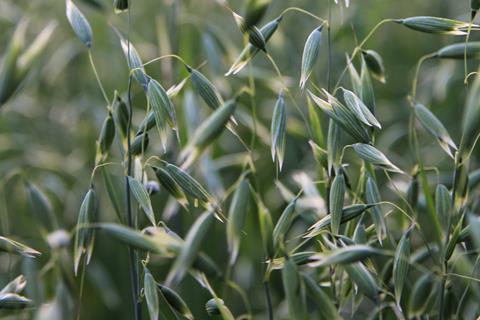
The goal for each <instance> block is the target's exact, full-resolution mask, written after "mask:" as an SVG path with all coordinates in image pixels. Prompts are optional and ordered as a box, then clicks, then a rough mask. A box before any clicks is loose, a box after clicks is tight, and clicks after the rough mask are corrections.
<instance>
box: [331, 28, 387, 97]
mask: <svg viewBox="0 0 480 320" xmlns="http://www.w3.org/2000/svg"><path fill="white" fill-rule="evenodd" d="M395 21H396V20H395V19H383V20H382V21H380V22H379V23H377V25H376V26H375V27H373V29H372V30H370V32H369V33H368V34H367V36H366V37H365V38H363V40H362V42H360V44H359V45H358V46H357V47H355V49H354V50H353V52H352V56H351V57H350V58H349V59H348V61H347V66H346V67H345V68H344V69H343V71H342V73H341V74H340V77H339V78H338V81H337V83H336V84H335V88H334V89H333V92H335V91H337V88H338V86H339V85H340V83H341V82H342V80H343V77H344V76H345V74H346V73H347V70H348V65H349V64H350V63H352V61H353V59H355V57H356V56H357V54H358V53H359V52H360V51H361V50H362V47H363V46H364V45H365V43H367V41H368V40H370V38H371V37H372V36H373V34H374V33H375V32H376V31H377V29H378V28H380V27H381V26H382V25H384V24H386V23H388V22H395Z"/></svg>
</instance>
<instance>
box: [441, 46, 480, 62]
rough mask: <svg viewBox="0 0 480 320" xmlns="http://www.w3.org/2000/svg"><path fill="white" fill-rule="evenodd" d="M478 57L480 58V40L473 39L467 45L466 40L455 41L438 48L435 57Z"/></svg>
mask: <svg viewBox="0 0 480 320" xmlns="http://www.w3.org/2000/svg"><path fill="white" fill-rule="evenodd" d="M465 54H466V58H467V59H477V58H480V42H479V41H472V42H468V43H467V45H465V43H464V42H461V43H454V44H451V45H448V46H445V47H443V48H441V49H440V50H438V51H437V52H436V53H435V55H434V57H435V58H439V59H459V60H460V59H461V60H463V59H464V58H465Z"/></svg>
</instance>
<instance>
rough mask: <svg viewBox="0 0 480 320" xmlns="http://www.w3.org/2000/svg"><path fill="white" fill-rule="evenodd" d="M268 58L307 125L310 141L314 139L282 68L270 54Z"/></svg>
mask: <svg viewBox="0 0 480 320" xmlns="http://www.w3.org/2000/svg"><path fill="white" fill-rule="evenodd" d="M266 56H267V58H268V60H269V61H270V63H271V64H272V66H273V68H274V69H275V72H276V73H277V76H278V78H280V81H281V82H282V87H283V90H284V91H285V92H286V93H287V95H288V97H289V98H290V100H291V101H292V104H293V106H294V107H295V109H297V111H298V113H299V114H300V116H301V117H302V120H303V122H304V123H305V127H306V128H307V134H308V136H309V139H312V137H313V134H312V129H311V128H310V124H309V123H308V119H307V117H306V116H305V114H304V113H303V111H302V109H301V108H300V106H299V105H298V103H297V102H296V101H295V98H294V97H293V95H292V92H291V91H290V89H288V87H287V85H286V83H285V80H284V77H283V75H282V72H281V71H280V68H279V67H278V65H277V63H276V62H275V60H274V59H273V57H272V56H271V55H270V54H269V53H267V54H266Z"/></svg>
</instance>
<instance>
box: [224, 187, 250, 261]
mask: <svg viewBox="0 0 480 320" xmlns="http://www.w3.org/2000/svg"><path fill="white" fill-rule="evenodd" d="M249 203H250V187H249V185H248V180H246V179H243V180H242V181H241V182H240V184H239V185H238V187H237V189H236V190H235V193H234V194H233V199H232V203H231V204H230V209H229V210H228V221H227V243H228V251H229V252H230V264H234V263H235V261H236V260H237V256H238V250H239V248H240V239H241V236H242V230H243V227H244V225H245V219H246V216H247V213H248V210H249Z"/></svg>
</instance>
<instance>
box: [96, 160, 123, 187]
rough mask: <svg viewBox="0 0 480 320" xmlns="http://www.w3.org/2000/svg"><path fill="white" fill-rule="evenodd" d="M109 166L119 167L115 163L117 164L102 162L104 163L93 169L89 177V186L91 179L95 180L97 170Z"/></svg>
mask: <svg viewBox="0 0 480 320" xmlns="http://www.w3.org/2000/svg"><path fill="white" fill-rule="evenodd" d="M110 165H120V164H119V163H117V162H104V163H100V164H97V165H96V166H95V167H94V168H93V170H92V174H91V175H90V185H92V184H93V179H94V178H95V174H96V172H97V169H99V168H102V167H106V166H110Z"/></svg>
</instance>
